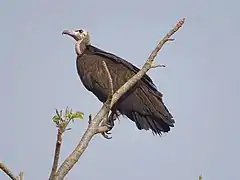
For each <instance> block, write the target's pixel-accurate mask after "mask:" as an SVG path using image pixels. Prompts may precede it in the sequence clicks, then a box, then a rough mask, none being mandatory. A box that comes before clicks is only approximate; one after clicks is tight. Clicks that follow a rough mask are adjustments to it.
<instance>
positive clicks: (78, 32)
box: [62, 29, 90, 41]
mask: <svg viewBox="0 0 240 180" xmlns="http://www.w3.org/2000/svg"><path fill="white" fill-rule="evenodd" d="M62 34H66V35H69V36H71V37H72V38H73V39H75V40H76V41H82V40H83V39H86V38H87V39H89V40H90V35H89V32H87V31H86V30H85V29H70V30H64V31H63V32H62Z"/></svg>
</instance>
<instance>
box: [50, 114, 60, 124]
mask: <svg viewBox="0 0 240 180" xmlns="http://www.w3.org/2000/svg"><path fill="white" fill-rule="evenodd" d="M52 119H53V122H55V123H56V122H58V121H59V120H60V119H61V118H60V117H59V116H58V115H55V116H53V117H52Z"/></svg>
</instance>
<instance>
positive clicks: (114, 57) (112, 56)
mask: <svg viewBox="0 0 240 180" xmlns="http://www.w3.org/2000/svg"><path fill="white" fill-rule="evenodd" d="M89 48H90V50H91V52H92V53H93V54H95V55H100V56H104V57H107V58H109V59H111V60H115V61H116V62H118V63H121V64H123V65H125V66H126V67H127V68H129V69H130V70H132V71H133V72H135V73H138V71H139V70H140V69H139V68H137V67H136V66H134V65H133V64H131V63H129V62H128V61H126V60H125V59H123V58H121V57H119V56H117V55H115V54H112V53H109V52H106V51H103V50H101V49H99V48H97V47H95V46H92V45H89ZM142 80H143V81H144V82H145V83H147V84H148V85H149V87H151V89H152V90H154V91H156V92H157V93H158V94H159V95H160V97H162V94H161V93H160V92H159V91H158V90H157V87H156V85H155V84H154V83H153V81H152V79H151V78H150V77H149V76H148V75H147V74H145V75H144V76H143V78H142Z"/></svg>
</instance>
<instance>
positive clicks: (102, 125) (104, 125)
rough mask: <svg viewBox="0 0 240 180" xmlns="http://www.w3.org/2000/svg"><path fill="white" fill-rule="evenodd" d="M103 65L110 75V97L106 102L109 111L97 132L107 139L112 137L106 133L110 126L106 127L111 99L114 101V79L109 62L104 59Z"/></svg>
mask: <svg viewBox="0 0 240 180" xmlns="http://www.w3.org/2000/svg"><path fill="white" fill-rule="evenodd" d="M102 63H103V66H104V69H105V71H106V73H107V75H108V86H109V94H108V98H107V101H106V102H105V103H104V105H105V106H106V108H107V113H106V115H105V117H104V118H103V120H102V122H101V126H99V127H98V129H97V132H99V133H101V134H102V135H103V137H104V138H106V139H111V137H109V136H108V135H107V134H106V131H107V130H108V127H106V123H107V121H108V115H109V112H110V110H111V107H110V105H111V101H112V97H113V92H114V91H113V81H112V77H111V74H110V71H109V69H108V67H107V64H106V63H105V62H104V61H103V62H102Z"/></svg>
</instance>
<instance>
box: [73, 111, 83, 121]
mask: <svg viewBox="0 0 240 180" xmlns="http://www.w3.org/2000/svg"><path fill="white" fill-rule="evenodd" d="M83 116H84V113H83V112H75V113H72V118H74V119H75V118H78V119H81V120H82V119H83Z"/></svg>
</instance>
